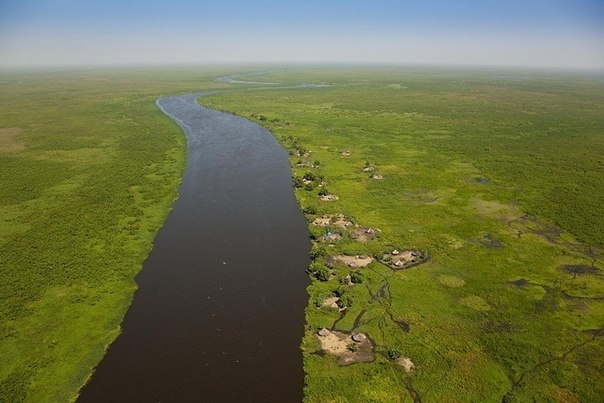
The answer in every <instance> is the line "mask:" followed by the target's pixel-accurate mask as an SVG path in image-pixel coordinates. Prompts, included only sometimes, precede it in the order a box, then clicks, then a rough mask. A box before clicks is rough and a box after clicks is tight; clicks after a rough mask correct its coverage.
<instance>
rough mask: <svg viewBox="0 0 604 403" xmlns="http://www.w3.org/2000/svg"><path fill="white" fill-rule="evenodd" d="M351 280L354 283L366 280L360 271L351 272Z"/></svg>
mask: <svg viewBox="0 0 604 403" xmlns="http://www.w3.org/2000/svg"><path fill="white" fill-rule="evenodd" d="M350 281H352V282H353V283H354V284H361V283H362V282H363V281H365V277H364V276H363V273H361V272H360V271H353V272H352V273H350Z"/></svg>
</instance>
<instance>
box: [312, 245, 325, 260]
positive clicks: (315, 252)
mask: <svg viewBox="0 0 604 403" xmlns="http://www.w3.org/2000/svg"><path fill="white" fill-rule="evenodd" d="M308 256H310V258H311V259H316V258H318V257H321V256H325V248H323V247H322V246H313V247H312V248H311V249H310V252H308Z"/></svg>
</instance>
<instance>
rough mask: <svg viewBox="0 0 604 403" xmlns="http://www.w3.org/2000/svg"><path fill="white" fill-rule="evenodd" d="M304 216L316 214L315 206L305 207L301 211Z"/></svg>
mask: <svg viewBox="0 0 604 403" xmlns="http://www.w3.org/2000/svg"><path fill="white" fill-rule="evenodd" d="M302 212H303V213H304V214H317V208H316V207H315V206H306V207H304V209H302Z"/></svg>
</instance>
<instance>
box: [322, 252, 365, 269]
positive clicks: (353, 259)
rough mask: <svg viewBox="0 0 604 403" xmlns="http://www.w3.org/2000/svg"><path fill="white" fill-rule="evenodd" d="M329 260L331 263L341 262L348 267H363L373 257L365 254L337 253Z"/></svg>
mask: <svg viewBox="0 0 604 403" xmlns="http://www.w3.org/2000/svg"><path fill="white" fill-rule="evenodd" d="M329 261H330V263H333V264H342V265H344V266H348V267H365V266H367V265H368V264H369V263H371V262H373V258H372V257H370V256H367V255H355V256H347V255H337V256H332V257H331V258H330V259H329Z"/></svg>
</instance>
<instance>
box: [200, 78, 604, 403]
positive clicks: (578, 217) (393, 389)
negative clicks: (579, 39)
mask: <svg viewBox="0 0 604 403" xmlns="http://www.w3.org/2000/svg"><path fill="white" fill-rule="evenodd" d="M254 79H255V80H256V79H258V80H262V79H263V78H262V77H259V78H256V77H255V78H254ZM266 81H270V82H279V83H290V84H291V83H300V82H315V83H330V84H335V85H334V86H331V87H325V88H312V89H295V90H284V89H282V90H275V91H254V92H252V91H245V92H231V93H226V94H220V95H215V96H212V97H208V98H203V99H202V100H201V102H202V103H203V104H205V105H208V106H210V107H213V108H217V109H222V110H227V111H232V112H233V113H237V114H240V115H242V116H245V117H248V118H250V119H254V120H256V121H258V122H259V123H260V124H262V125H265V126H266V127H267V128H269V129H270V130H271V131H272V132H273V133H274V134H275V136H276V137H277V138H278V139H279V140H280V141H281V142H282V144H283V145H284V146H285V147H286V148H288V149H289V150H290V154H291V161H292V166H293V171H294V177H295V178H302V176H304V175H305V174H308V173H310V175H307V177H311V178H312V177H313V176H314V177H322V178H323V179H324V181H325V182H326V185H325V186H324V187H319V186H317V185H318V182H319V180H318V179H315V180H314V181H313V182H312V183H310V184H308V183H307V184H302V183H301V182H300V180H299V179H296V181H295V182H296V183H297V184H298V187H297V188H296V196H297V198H298V200H299V202H300V204H301V207H302V208H303V209H304V210H305V212H306V213H307V218H308V220H309V228H310V232H311V234H312V235H313V236H314V237H315V238H316V239H319V238H320V237H321V236H322V235H323V234H324V232H325V231H326V230H325V229H323V228H320V227H318V226H316V225H314V224H312V221H313V220H314V219H315V218H316V217H317V216H320V215H323V214H337V213H343V214H345V215H346V216H347V217H349V218H350V219H351V220H352V221H353V222H354V223H355V224H356V225H359V226H363V227H372V228H376V229H378V230H379V231H378V232H377V233H378V237H377V239H375V240H372V241H369V242H367V243H359V242H356V241H354V240H352V239H351V238H350V236H349V235H350V234H349V233H348V231H346V230H342V232H343V239H342V240H341V241H339V242H336V243H335V244H333V245H332V246H330V245H326V244H321V243H320V242H316V241H315V248H314V249H313V257H314V263H313V264H314V265H315V266H314V269H313V271H314V272H315V275H316V277H317V279H316V280H315V281H313V283H312V284H311V286H310V287H309V289H308V292H309V294H310V300H309V305H308V307H307V310H306V318H307V324H306V330H307V331H306V336H305V337H304V340H303V343H302V348H303V351H304V363H305V364H304V365H305V372H306V388H305V396H306V400H307V401H308V402H345V401H363V402H369V401H375V402H397V401H412V400H415V401H420V400H422V401H439V402H441V401H485V402H486V401H498V402H499V401H505V402H512V401H565V402H570V401H584V402H595V401H599V400H600V399H601V397H602V396H604V375H603V374H604V340H603V336H604V277H603V276H604V272H603V269H604V263H603V262H602V260H601V258H602V247H603V246H604V231H603V229H604V207H603V203H602V201H603V200H604V133H603V130H604V129H603V128H604V84H603V83H602V80H601V79H600V80H597V79H595V78H594V77H590V76H581V75H574V76H573V75H570V74H568V75H556V74H552V73H549V74H545V73H539V72H535V71H532V72H524V73H523V72H513V73H499V72H494V71H467V72H455V71H437V70H433V71H430V70H420V69H415V70H414V69H399V70H397V69H387V68H383V69H374V70H362V69H347V70H333V69H332V70H329V69H325V70H319V69H315V70H310V69H309V70H305V71H292V72H282V73H276V74H272V75H271V76H270V77H267V78H266ZM300 165H301V166H300ZM368 167H369V169H368V170H364V168H368ZM373 175H381V176H382V177H383V179H373V178H372V176H373ZM326 190H327V191H328V192H329V193H332V194H335V195H337V196H338V200H336V201H331V202H322V201H319V197H318V193H319V192H326ZM328 229H330V228H328ZM331 229H332V230H338V229H336V228H331ZM393 248H398V249H416V250H422V251H427V253H428V254H429V258H430V259H429V261H428V262H427V263H424V264H422V265H419V266H416V267H414V268H411V269H406V270H396V271H395V270H391V269H390V268H388V267H386V266H384V265H382V264H380V263H378V262H376V261H374V262H373V263H371V264H370V265H369V266H368V267H366V268H363V269H355V270H354V271H357V272H360V273H361V275H362V282H361V283H358V284H354V285H342V282H343V279H344V278H345V277H346V276H347V275H348V274H349V273H350V271H351V269H350V268H348V267H345V266H334V267H333V268H329V266H328V265H327V257H328V256H330V255H336V254H342V253H343V254H351V255H354V254H367V255H370V256H371V255H376V256H379V255H380V254H381V252H384V251H386V250H391V249H393ZM326 274H327V275H326ZM320 279H322V280H327V281H321V280H320ZM334 293H337V294H338V295H345V300H346V303H347V304H349V305H350V306H349V307H348V309H347V310H346V311H345V313H344V314H342V313H340V312H338V310H336V309H332V308H326V307H323V306H322V302H323V301H324V299H325V298H326V297H329V296H332V295H333V294H334ZM323 327H325V328H330V329H337V330H341V331H355V332H359V331H362V332H364V333H366V334H367V335H368V336H369V337H370V338H371V339H372V340H373V342H374V343H375V346H376V347H375V351H376V358H375V361H374V362H372V363H359V364H353V365H350V366H345V367H340V366H338V365H337V363H336V360H335V359H334V358H333V357H331V356H329V355H323V354H317V353H316V352H317V350H319V347H320V346H319V343H318V341H317V339H316V337H315V334H316V332H317V330H318V329H320V328H323ZM399 352H400V354H402V356H403V357H407V358H409V359H410V360H411V361H412V362H413V363H414V364H415V366H416V368H415V370H414V371H412V372H410V373H407V372H405V371H404V370H403V368H402V367H401V366H400V365H398V364H396V363H395V362H394V361H393V360H392V359H391V358H393V357H396V356H398V353H399Z"/></svg>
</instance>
